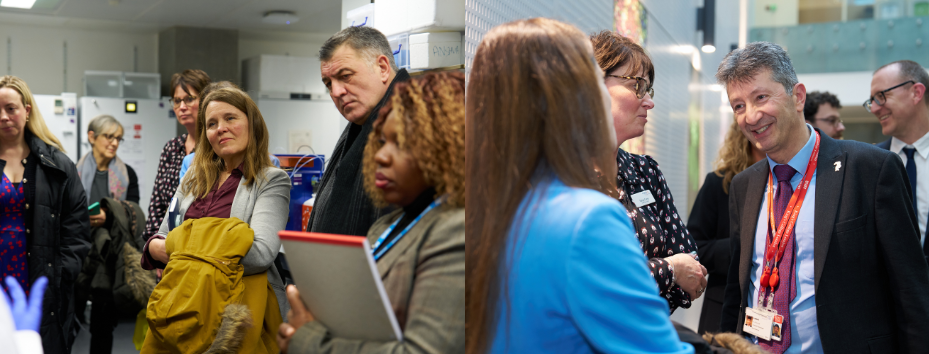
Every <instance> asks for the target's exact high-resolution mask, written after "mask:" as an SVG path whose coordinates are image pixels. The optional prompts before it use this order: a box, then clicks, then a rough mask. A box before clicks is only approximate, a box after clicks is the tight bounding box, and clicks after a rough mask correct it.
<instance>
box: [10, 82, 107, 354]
mask: <svg viewBox="0 0 929 354" xmlns="http://www.w3.org/2000/svg"><path fill="white" fill-rule="evenodd" d="M0 168H2V169H3V176H2V177H0V200H2V202H0V206H2V208H0V245H2V246H3V255H0V278H5V277H6V276H12V277H13V278H15V279H16V282H17V283H19V284H20V285H21V286H22V287H23V288H24V289H26V291H27V292H28V291H29V289H30V287H31V286H32V285H33V283H34V282H35V281H36V280H37V279H38V278H39V277H41V276H46V277H48V291H46V292H45V298H44V300H43V301H42V302H43V304H44V305H45V308H44V312H43V313H44V314H45V316H42V320H41V326H39V328H41V330H40V331H39V333H40V334H41V336H42V347H43V348H45V351H46V352H47V353H66V352H68V351H70V349H71V344H72V342H73V340H74V336H73V335H72V334H73V333H75V331H74V326H75V325H76V324H75V318H74V295H73V294H74V285H75V284H74V283H75V280H76V279H77V275H78V274H79V273H80V271H81V265H82V263H83V262H84V258H85V257H87V253H88V252H89V251H90V242H89V239H90V222H89V220H88V215H87V195H86V193H85V192H84V187H83V186H82V185H81V179H80V177H79V176H78V173H77V169H76V168H75V166H74V163H73V162H71V160H70V159H68V157H67V156H66V155H65V154H64V150H63V147H62V146H61V142H59V141H58V139H57V138H56V137H55V136H54V135H52V134H51V133H50V132H49V130H48V127H46V126H45V121H44V120H43V119H42V114H41V113H40V112H39V109H38V107H36V105H35V100H34V99H33V97H32V92H30V91H29V86H28V85H26V82H25V81H23V80H22V79H20V78H18V77H15V76H3V77H0Z"/></svg>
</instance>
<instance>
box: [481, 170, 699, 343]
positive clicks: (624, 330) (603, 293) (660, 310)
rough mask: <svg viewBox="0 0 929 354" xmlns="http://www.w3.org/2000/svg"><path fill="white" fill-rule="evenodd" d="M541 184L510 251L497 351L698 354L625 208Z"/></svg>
mask: <svg viewBox="0 0 929 354" xmlns="http://www.w3.org/2000/svg"><path fill="white" fill-rule="evenodd" d="M534 182H538V183H533V185H534V188H533V189H532V190H531V191H530V192H529V193H527V195H526V197H525V198H524V199H523V202H522V204H521V206H520V213H517V216H516V217H515V218H514V220H516V221H517V222H514V223H513V224H512V225H513V226H512V227H511V230H510V232H509V238H508V240H507V248H506V250H505V252H504V253H502V255H503V256H504V257H505V258H504V259H501V263H502V265H501V269H502V272H505V275H504V276H503V278H505V279H506V280H507V282H506V285H505V291H504V293H503V294H501V296H500V298H499V300H498V301H497V304H498V305H497V311H498V312H497V316H496V318H495V328H494V329H492V331H493V333H494V337H493V339H492V343H491V344H490V351H489V353H628V354H637V353H675V354H678V353H680V354H683V353H693V352H694V349H693V347H692V346H691V345H690V344H687V343H682V342H681V341H680V339H679V337H678V335H677V332H676V331H675V329H674V327H673V326H672V324H671V320H670V319H669V318H668V316H669V315H670V310H669V309H668V303H667V301H666V300H664V299H662V298H661V297H660V296H658V285H657V284H655V279H654V278H653V277H652V276H651V275H650V274H649V271H648V266H647V264H648V260H647V259H645V256H644V254H643V252H642V249H641V247H640V246H639V241H638V238H637V237H636V235H635V232H634V231H633V229H632V222H631V221H630V220H629V217H628V216H627V215H626V210H625V209H624V208H623V206H622V205H621V204H620V203H619V202H618V201H616V200H615V199H613V198H610V197H608V196H606V195H604V194H602V193H600V192H597V191H594V190H590V189H583V188H573V187H568V186H566V185H565V184H564V183H562V182H561V181H559V180H558V179H556V178H555V177H554V176H551V177H547V178H543V179H542V180H541V181H540V180H538V179H537V180H534Z"/></svg>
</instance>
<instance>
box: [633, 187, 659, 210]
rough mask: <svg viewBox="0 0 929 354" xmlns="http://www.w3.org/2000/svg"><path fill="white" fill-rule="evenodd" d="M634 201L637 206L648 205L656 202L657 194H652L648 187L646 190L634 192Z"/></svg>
mask: <svg viewBox="0 0 929 354" xmlns="http://www.w3.org/2000/svg"><path fill="white" fill-rule="evenodd" d="M632 202H633V203H635V207H636V208H641V207H644V206H646V205H649V204H652V203H654V202H655V196H653V195H652V191H650V190H648V189H646V190H644V191H641V192H638V193H636V194H633V195H632Z"/></svg>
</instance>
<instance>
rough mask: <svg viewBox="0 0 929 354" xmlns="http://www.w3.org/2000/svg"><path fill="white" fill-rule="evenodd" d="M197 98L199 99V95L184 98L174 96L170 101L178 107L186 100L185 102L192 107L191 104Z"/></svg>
mask: <svg viewBox="0 0 929 354" xmlns="http://www.w3.org/2000/svg"><path fill="white" fill-rule="evenodd" d="M196 100H197V96H187V97H184V98H177V97H174V98H171V99H169V100H168V102H171V104H173V105H174V108H177V107H180V106H181V102H184V103H185V104H187V107H190V104H191V103H193V102H194V101H196Z"/></svg>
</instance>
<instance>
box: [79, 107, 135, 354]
mask: <svg viewBox="0 0 929 354" xmlns="http://www.w3.org/2000/svg"><path fill="white" fill-rule="evenodd" d="M87 141H89V142H90V144H91V151H90V152H88V153H87V154H85V155H84V156H83V157H81V159H80V160H78V161H77V174H78V177H79V178H80V180H81V185H82V186H83V187H84V193H86V194H87V195H88V196H89V199H87V204H89V205H93V204H95V203H99V206H98V207H97V208H92V210H91V211H90V214H91V215H90V227H91V236H92V239H97V237H98V236H99V234H98V232H97V229H100V228H103V229H105V230H109V229H110V227H111V226H113V223H114V222H115V221H114V219H116V218H115V217H114V214H113V211H111V210H109V208H107V207H106V206H105V205H110V204H109V203H108V202H105V201H104V199H105V198H113V199H115V200H118V201H125V202H132V203H134V205H136V206H135V207H134V208H137V205H138V203H139V178H138V176H137V175H136V173H135V170H133V169H132V167H130V166H129V165H127V164H125V163H123V161H122V160H121V159H120V158H119V157H118V156H116V150H117V149H119V145H120V144H121V143H122V142H123V125H122V124H120V123H119V121H117V120H116V118H113V116H109V115H101V116H96V117H94V118H93V119H91V120H90V123H89V124H88V125H87ZM117 203H118V202H117ZM141 212H142V211H141V210H139V213H141ZM116 226H117V227H118V226H119V224H117V225H116ZM112 236H113V237H114V238H115V236H116V235H112ZM105 237H110V235H109V234H107V235H106V236H105ZM121 246H122V245H119V246H117V247H119V248H121ZM112 248H113V247H111V249H112ZM105 253H107V252H99V253H98V252H97V251H96V250H94V251H93V252H91V255H90V256H89V257H87V258H88V260H87V261H86V263H88V264H85V266H84V269H82V273H83V275H84V276H87V277H88V278H90V279H93V278H95V275H96V274H98V273H100V272H105V274H107V275H108V278H109V279H113V278H114V277H115V274H116V268H117V266H116V265H115V263H114V264H100V263H109V262H96V263H95V262H93V261H91V260H92V259H98V257H100V256H102V254H105ZM100 259H105V258H100ZM101 274H102V273H101ZM82 279H83V277H82ZM81 284H82V285H81V286H78V291H77V292H76V296H77V304H76V306H77V307H76V309H77V314H78V318H81V319H82V320H83V313H84V308H85V306H86V300H87V299H88V295H90V296H92V298H91V300H92V301H93V306H92V307H91V309H90V352H91V353H110V352H111V351H112V350H113V330H114V329H116V322H117V320H119V318H118V315H119V312H118V311H115V310H114V302H113V287H112V286H108V287H100V286H99V282H98V283H97V284H93V285H97V286H96V287H95V286H93V285H91V284H85V283H84V282H81ZM88 285H90V289H88V288H87V286H88ZM85 322H86V321H85Z"/></svg>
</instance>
